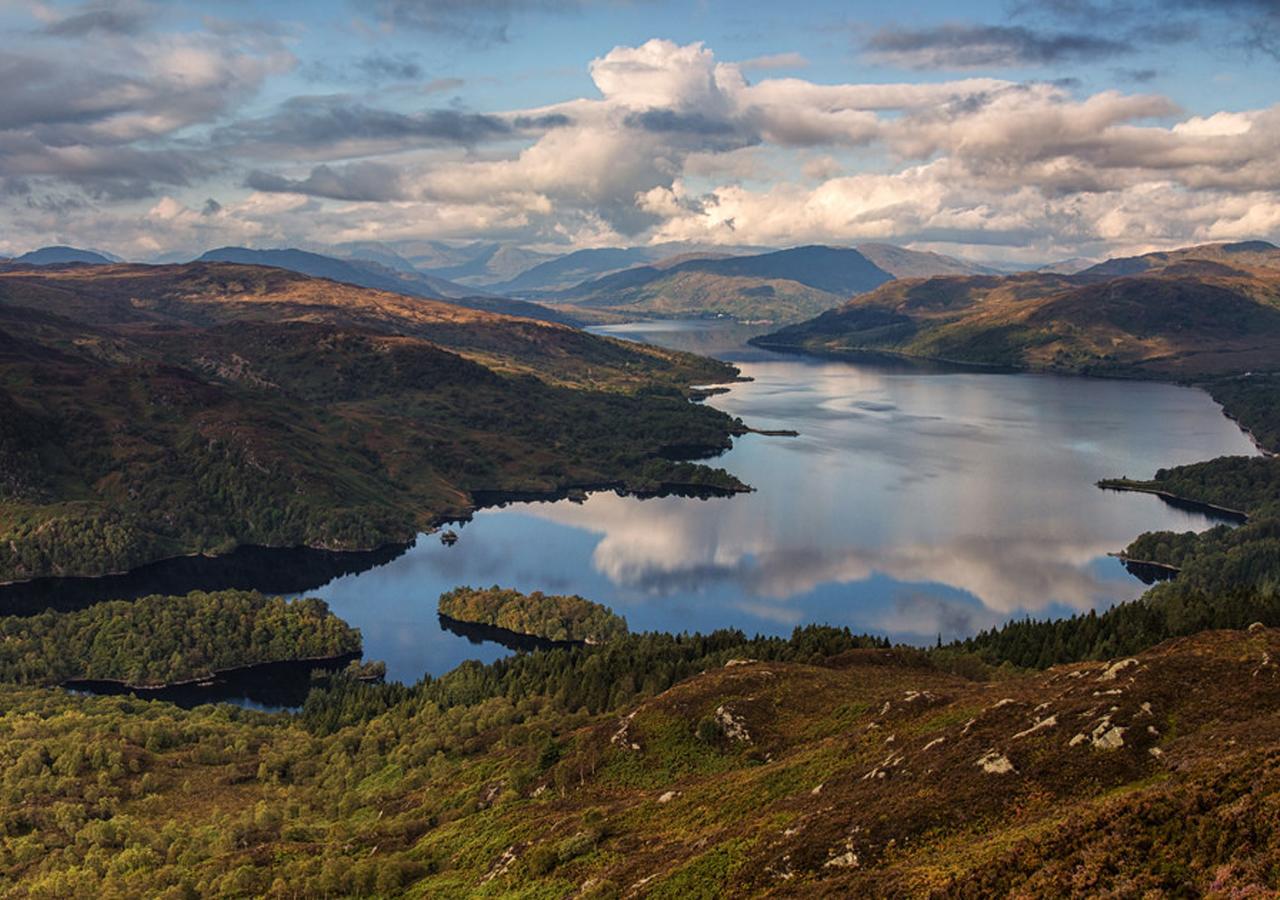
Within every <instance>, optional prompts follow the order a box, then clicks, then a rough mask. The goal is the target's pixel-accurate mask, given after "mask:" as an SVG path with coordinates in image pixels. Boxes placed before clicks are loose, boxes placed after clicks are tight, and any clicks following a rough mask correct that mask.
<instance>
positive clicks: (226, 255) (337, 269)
mask: <svg viewBox="0 0 1280 900" xmlns="http://www.w3.org/2000/svg"><path fill="white" fill-rule="evenodd" d="M365 252H367V251H365ZM383 258H384V259H386V258H387V257H386V256H385V255H384V256H383ZM196 261H197V262H233V263H241V264H243V265H256V266H275V267H277V268H281V269H288V270H289V271H291V272H299V273H301V274H303V275H312V276H314V277H316V278H329V279H332V280H333V281H341V282H344V283H346V284H354V285H358V286H360V287H367V288H372V289H374V290H377V291H391V292H392V293H397V294H408V295H409V296H411V297H426V298H428V299H435V300H448V301H449V302H451V303H455V304H457V305H459V306H465V307H467V308H468V309H481V310H485V311H487V312H496V313H503V314H505V315H511V316H525V317H526V318H530V319H542V320H544V321H547V322H560V323H562V324H566V325H574V324H577V322H576V321H575V320H574V319H573V318H572V317H570V316H568V315H566V314H565V313H562V312H557V311H556V310H552V309H548V308H546V307H545V306H539V305H538V304H536V303H528V302H526V301H523V300H512V299H508V298H506V297H495V296H489V295H485V294H482V293H478V292H477V291H476V290H474V289H473V288H468V287H464V286H463V285H460V284H454V283H452V282H450V281H447V280H445V279H443V278H436V277H434V276H431V275H424V274H422V273H421V272H417V271H415V270H413V269H412V267H410V268H409V270H408V271H406V270H405V269H404V267H403V266H400V267H394V266H392V265H386V264H384V263H382V262H379V261H376V260H373V259H366V258H360V257H352V258H349V259H338V258H335V257H332V256H324V255H322V254H319V253H310V252H308V251H306V250H296V249H292V248H290V249H282V250H250V249H248V248H245V247H221V248H219V249H217V250H210V251H208V252H207V253H205V254H203V255H202V256H201V257H200V258H199V259H198V260H196ZM388 261H389V262H394V260H390V259H388Z"/></svg>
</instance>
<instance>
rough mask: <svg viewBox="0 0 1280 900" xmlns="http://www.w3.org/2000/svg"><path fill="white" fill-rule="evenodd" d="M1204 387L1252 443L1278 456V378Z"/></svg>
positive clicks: (1253, 377) (1258, 377)
mask: <svg viewBox="0 0 1280 900" xmlns="http://www.w3.org/2000/svg"><path fill="white" fill-rule="evenodd" d="M1206 388H1207V389H1208V391H1209V393H1210V394H1211V395H1212V396H1213V399H1214V400H1217V401H1218V402H1219V403H1221V404H1222V407H1223V409H1225V410H1226V411H1227V415H1229V416H1231V418H1233V419H1235V420H1236V421H1237V422H1239V423H1240V426H1241V427H1242V428H1246V429H1248V431H1249V433H1250V434H1252V435H1253V437H1254V440H1256V441H1257V442H1258V443H1259V444H1261V445H1262V446H1263V447H1265V448H1266V449H1267V450H1270V451H1271V452H1272V453H1280V375H1276V374H1261V375H1244V376H1241V377H1239V378H1229V379H1224V380H1222V381H1216V382H1213V383H1212V384H1208V385H1206Z"/></svg>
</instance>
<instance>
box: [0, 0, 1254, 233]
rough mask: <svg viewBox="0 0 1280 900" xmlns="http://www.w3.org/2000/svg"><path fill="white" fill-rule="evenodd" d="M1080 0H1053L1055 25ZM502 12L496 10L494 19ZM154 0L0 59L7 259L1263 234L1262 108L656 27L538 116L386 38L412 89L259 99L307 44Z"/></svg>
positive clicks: (976, 38) (920, 41)
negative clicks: (507, 244)
mask: <svg viewBox="0 0 1280 900" xmlns="http://www.w3.org/2000/svg"><path fill="white" fill-rule="evenodd" d="M1237 3H1238V5H1239V6H1240V7H1241V9H1242V10H1244V11H1245V12H1247V13H1248V14H1249V15H1254V16H1261V17H1265V16H1267V15H1268V5H1267V4H1261V3H1249V2H1246V0H1237ZM1084 5H1085V4H1084V3H1083V0H1082V2H1080V3H1075V2H1069V0H1060V2H1059V3H1058V4H1057V6H1058V7H1059V8H1058V9H1057V12H1056V13H1055V15H1058V17H1059V18H1058V20H1057V21H1062V22H1065V21H1067V18H1069V17H1070V16H1074V15H1082V14H1083V12H1082V9H1083V6H1084ZM516 6H518V5H514V4H505V3H494V4H490V5H489V7H486V9H488V10H489V13H491V14H492V16H493V17H495V18H496V19H497V20H502V19H504V18H505V17H507V16H509V15H510V14H512V13H513V11H515V9H516ZM1184 6H1186V7H1187V8H1190V7H1192V6H1194V4H1193V3H1191V2H1190V0H1185V2H1184ZM490 7H491V8H490ZM379 9H380V10H381V15H383V17H384V18H385V19H386V20H387V21H394V22H399V23H401V24H402V25H405V26H412V27H415V28H423V29H432V28H448V27H450V26H449V25H448V21H449V17H450V16H452V15H454V13H455V12H456V7H455V6H454V5H453V4H450V3H411V2H407V0H406V2H392V3H385V4H382V5H381V6H380V7H379ZM147 10H148V8H146V7H141V6H137V7H134V6H130V7H121V8H118V9H117V8H112V9H107V8H105V7H103V8H98V7H84V8H82V9H80V11H79V12H75V13H74V14H68V15H66V16H63V17H61V18H54V19H50V20H49V21H46V22H44V23H43V24H41V25H40V28H42V29H43V30H44V32H46V33H47V34H46V37H44V38H43V39H42V40H44V41H45V44H44V45H42V46H41V48H40V50H39V52H38V53H37V52H27V53H22V52H6V53H5V54H4V55H3V56H0V80H2V81H3V83H5V84H6V85H11V86H13V87H12V89H11V90H10V91H9V94H8V96H7V97H6V102H5V104H3V106H0V191H3V198H4V211H5V214H6V216H5V217H6V221H5V226H6V228H5V231H4V237H3V239H0V252H3V251H4V250H5V249H10V250H14V251H16V250H21V249H25V247H27V246H30V245H31V244H33V243H37V242H44V241H47V240H54V239H57V240H75V241H77V242H80V243H86V244H92V245H96V246H105V247H108V248H109V249H112V250H113V251H116V252H119V253H122V254H123V255H128V256H134V257H139V256H147V255H148V254H157V253H162V252H166V251H173V250H181V249H184V248H186V249H191V250H195V249H198V248H200V247H201V246H204V245H206V244H209V243H214V242H217V243H238V242H253V243H259V244H288V243H299V242H304V241H305V242H335V243H336V242H340V241H353V240H391V239H401V238H426V237H443V238H448V237H475V236H489V237H494V238H502V239H510V240H514V241H519V242H522V243H525V244H529V245H548V244H558V245H562V246H593V245H616V244H624V243H644V242H658V241H670V240H681V241H697V242H701V243H710V244H715V243H724V244H730V243H732V244H758V245H775V246H785V245H794V244H799V243H804V242H826V243H843V242H853V241H865V240H885V241H895V242H900V243H915V244H918V245H925V246H937V247H940V248H943V249H948V250H950V251H952V252H956V251H959V252H965V251H966V249H968V250H969V251H970V252H976V254H977V255H980V256H987V257H991V256H997V257H998V256H1002V255H1003V256H1005V257H1008V256H1011V255H1015V254H1019V253H1021V254H1029V255H1033V256H1041V257H1051V256H1054V255H1059V254H1060V255H1071V254H1076V253H1079V254H1084V255H1095V254H1098V253H1099V252H1108V251H1117V252H1125V251H1136V250H1142V249H1146V248H1149V247H1157V246H1168V245H1171V244H1178V243H1185V242H1189V241H1200V240H1229V239H1237V238H1244V237H1257V236H1263V237H1265V236H1275V235H1276V233H1277V232H1278V231H1280V106H1271V107H1265V108H1258V109H1246V110H1223V111H1220V112H1217V113H1214V114H1212V115H1201V116H1193V115H1189V114H1186V113H1184V112H1183V111H1182V110H1181V108H1180V106H1179V105H1178V104H1177V103H1176V102H1175V101H1174V100H1173V99H1171V98H1169V97H1166V96H1163V95H1160V94H1155V93H1145V92H1141V91H1136V92H1131V91H1123V90H1104V91H1098V92H1093V93H1082V92H1080V91H1079V89H1078V88H1077V87H1075V86H1073V85H1071V84H1066V83H1054V82H1045V81H1014V80H1009V79H1006V78H992V77H981V76H980V75H977V74H976V73H975V74H974V75H972V76H970V77H957V78H950V79H943V80H932V79H931V80H923V81H918V82H908V81H904V82H888V83H857V82H848V83H820V82H817V81H810V80H806V79H804V78H800V77H794V76H785V75H781V74H775V73H779V72H781V71H795V70H798V69H800V68H802V67H803V65H804V64H805V59H804V58H803V57H800V56H799V55H797V54H781V55H778V56H774V57H758V58H754V59H750V60H746V61H744V62H742V63H736V62H733V61H725V60H721V59H719V58H717V56H716V54H715V53H714V52H713V50H712V48H710V47H708V46H705V45H704V44H702V43H698V42H694V43H688V44H679V43H676V42H672V41H668V40H661V39H654V40H649V41H646V42H644V43H642V44H639V45H637V46H618V47H614V48H612V49H610V50H608V51H607V52H603V53H602V54H600V55H599V56H597V57H596V58H594V59H591V60H589V61H587V62H586V71H587V73H588V74H589V76H590V79H591V83H592V85H593V88H594V92H593V93H591V94H590V95H588V96H579V97H568V98H565V99H564V100H563V101H561V102H556V103H552V104H549V105H545V106H539V107H535V108H526V109H510V110H470V109H467V108H465V107H460V106H458V105H456V104H454V105H432V104H431V102H430V101H431V100H432V97H433V93H432V88H431V86H430V85H431V84H432V83H434V81H433V78H432V75H431V73H430V72H428V71H426V70H424V69H423V68H422V67H421V65H420V64H419V63H418V62H416V61H414V60H411V59H408V58H405V57H401V56H394V55H382V56H376V55H369V56H365V57H359V58H357V59H356V61H355V62H353V63H351V64H350V65H349V69H350V71H356V72H359V73H360V77H362V78H363V77H371V78H386V79H390V80H394V81H396V82H397V83H402V82H405V81H408V82H411V83H412V82H415V81H421V82H422V83H423V84H422V90H420V91H417V92H416V93H414V92H412V91H410V92H407V93H406V94H404V95H403V96H401V95H397V96H400V97H401V99H400V100H399V101H398V102H390V100H389V99H388V97H389V96H390V95H387V96H385V97H384V96H381V95H378V94H377V93H376V92H365V93H351V94H311V95H297V96H293V97H288V98H285V99H283V100H280V101H278V102H275V103H274V104H266V105H263V104H262V103H257V104H254V103H251V102H250V101H251V100H252V99H253V98H254V97H255V96H257V95H258V94H259V93H260V91H261V89H262V86H263V84H264V82H267V81H268V80H269V79H271V78H273V77H276V76H278V75H280V74H281V73H284V72H288V71H291V70H292V69H293V68H294V67H295V66H296V62H297V61H296V60H295V59H294V58H293V57H292V55H291V53H290V52H289V50H288V49H287V47H286V45H285V44H284V43H282V42H281V41H280V39H279V38H278V37H275V36H272V35H270V34H266V33H255V32H252V31H249V30H245V29H239V30H238V29H235V28H220V29H215V28H205V29H203V30H201V31H197V32H190V33H161V32H159V31H156V30H154V29H153V28H150V27H148V26H147V25H146V24H145V21H144V20H145V13H146V11H147ZM108 13H110V14H108ZM482 18H483V17H482ZM867 52H869V53H872V54H881V55H888V56H892V57H894V58H896V59H897V61H898V64H899V65H904V66H916V67H923V66H930V67H933V66H937V65H939V64H945V65H947V66H951V67H955V68H965V69H969V68H975V69H976V68H983V67H987V66H990V65H992V64H994V63H995V62H996V61H997V60H999V59H1005V60H1006V61H1007V59H1008V58H1010V57H1011V58H1014V59H1020V60H1024V61H1033V62H1034V61H1040V62H1045V61H1052V60H1055V59H1058V58H1064V57H1070V58H1076V59H1095V58H1096V59H1101V58H1104V57H1111V56H1116V55H1123V54H1124V53H1125V52H1126V46H1125V43H1124V41H1123V40H1121V39H1110V38H1097V37H1089V36H1088V35H1087V34H1084V33H1076V32H1071V31H1062V30H1059V31H1055V32H1049V31H1045V30H1043V29H1039V30H1038V29H1037V28H1033V27H1031V26H1025V27H1024V26H1022V25H1017V26H1008V27H1003V26H1002V27H976V26H974V27H970V26H959V25H954V26H938V27H933V28H927V29H921V30H915V31H907V30H901V29H900V30H885V31H881V32H878V33H876V34H873V35H872V36H871V37H870V38H869V40H868V43H867ZM1141 81H1142V79H1135V80H1134V81H1133V83H1139V84H1140V83H1141ZM406 96H407V97H408V98H409V99H408V100H405V99H404V97H406ZM250 110H252V112H249V111H250ZM211 197H212V198H214V200H215V202H214V203H213V204H212V205H210V204H206V202H205V201H206V200H207V199H209V198H211Z"/></svg>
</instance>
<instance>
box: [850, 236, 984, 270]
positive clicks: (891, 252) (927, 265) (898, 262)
mask: <svg viewBox="0 0 1280 900" xmlns="http://www.w3.org/2000/svg"><path fill="white" fill-rule="evenodd" d="M854 249H855V250H857V251H858V252H859V253H861V254H862V255H863V256H865V257H866V258H867V259H869V260H871V261H872V262H873V263H875V264H876V265H877V266H879V267H880V268H881V269H884V270H885V271H886V272H888V273H889V274H890V275H892V276H893V277H894V278H927V277H929V276H932V275H999V274H1000V272H999V271H998V270H996V269H993V268H991V267H989V266H984V265H980V264H979V263H973V262H969V261H968V260H964V259H957V258H956V257H954V256H946V255H944V254H942V253H933V252H931V251H928V250H908V249H907V248H906V247H899V246H897V245H896V244H874V243H873V244H858V245H857V246H856V247H855V248H854Z"/></svg>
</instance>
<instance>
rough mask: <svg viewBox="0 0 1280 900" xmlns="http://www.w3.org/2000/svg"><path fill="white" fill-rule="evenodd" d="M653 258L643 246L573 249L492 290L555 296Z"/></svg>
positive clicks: (497, 285) (650, 252) (651, 260)
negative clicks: (555, 293) (557, 292)
mask: <svg viewBox="0 0 1280 900" xmlns="http://www.w3.org/2000/svg"><path fill="white" fill-rule="evenodd" d="M654 259H655V257H654V255H653V253H652V251H650V250H649V249H648V248H645V247H626V248H623V247H601V248H597V249H592V250H575V251H574V252H573V253H567V254H565V255H564V256H558V257H556V258H555V259H549V260H547V261H546V262H543V263H539V264H538V265H536V266H534V267H533V268H531V269H529V270H527V271H525V272H522V273H520V274H519V275H517V276H516V277H515V278H513V279H511V280H510V281H506V282H502V283H501V284H496V285H494V286H493V287H494V290H498V291H502V292H504V293H508V294H536V293H554V292H556V291H561V290H564V289H565V288H568V287H572V286H573V285H575V284H580V283H581V282H583V281H586V280H588V279H591V278H595V277H599V276H600V275H603V274H608V273H611V272H617V271H620V270H622V269H628V268H631V267H632V266H639V265H643V264H645V263H649V262H653V261H654Z"/></svg>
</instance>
